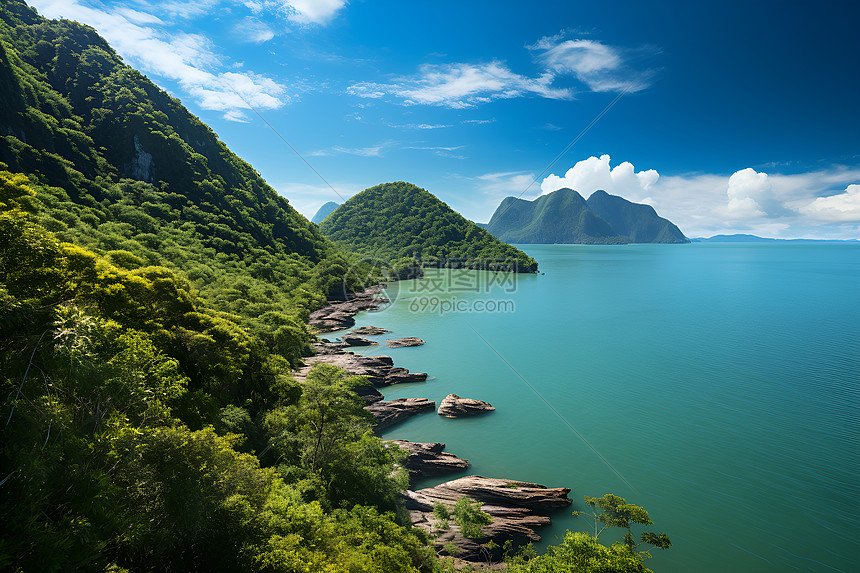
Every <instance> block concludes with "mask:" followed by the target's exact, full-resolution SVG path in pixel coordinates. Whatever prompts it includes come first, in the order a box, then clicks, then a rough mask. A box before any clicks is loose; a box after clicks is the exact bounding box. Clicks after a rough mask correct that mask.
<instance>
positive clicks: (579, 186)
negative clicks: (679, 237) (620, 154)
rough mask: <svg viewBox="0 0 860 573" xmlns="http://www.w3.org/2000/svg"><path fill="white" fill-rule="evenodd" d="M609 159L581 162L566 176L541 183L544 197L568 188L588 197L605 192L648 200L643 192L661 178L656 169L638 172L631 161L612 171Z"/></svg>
mask: <svg viewBox="0 0 860 573" xmlns="http://www.w3.org/2000/svg"><path fill="white" fill-rule="evenodd" d="M609 159H610V158H609V156H608V155H601V156H600V157H599V158H598V157H589V158H588V159H585V160H583V161H578V162H577V163H576V165H574V166H573V167H571V168H570V169H568V170H567V173H565V174H564V177H559V176H558V175H555V174H554V173H552V174H550V175H549V176H547V177H546V179H544V180H543V182H542V183H541V192H542V193H541V194H543V195H545V194H547V193H550V192H552V191H556V190H558V189H563V188H565V187H567V188H569V189H573V190H575V191H578V192H579V194H580V195H582V196H583V197H585V198H588V196H589V195H591V194H592V193H594V192H595V191H597V190H598V189H602V190H604V191H606V192H607V193H611V194H613V195H621V196H624V197H627V196H635V197H637V198H639V199H640V200H641V199H642V198H643V197H644V195H643V192H647V191H648V189H649V188H650V187H651V186H652V185H653V184H654V183H656V182H657V180H658V179H659V178H660V175H659V174H658V173H657V172H656V171H654V170H653V169H648V170H647V171H639V172H638V173H637V172H636V170H635V169H634V167H633V165H632V164H631V163H629V162H627V161H624V162H623V163H620V164H618V165H616V166H615V167H613V168H610V167H609Z"/></svg>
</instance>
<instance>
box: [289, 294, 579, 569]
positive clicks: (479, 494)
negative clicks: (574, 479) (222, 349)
mask: <svg viewBox="0 0 860 573" xmlns="http://www.w3.org/2000/svg"><path fill="white" fill-rule="evenodd" d="M384 286H385V285H375V286H373V287H370V288H368V289H366V290H365V291H363V292H362V293H357V294H355V295H354V296H352V297H350V298H349V299H348V300H345V301H329V304H328V305H326V306H325V307H323V308H322V309H319V310H317V311H315V312H314V313H311V316H310V320H309V322H308V324H309V326H311V327H313V328H316V329H317V330H318V333H319V334H328V333H332V332H340V331H348V332H344V333H343V334H342V335H341V336H340V340H341V341H339V342H335V341H330V340H328V339H325V338H320V341H319V342H315V343H313V347H314V350H315V352H316V353H315V354H314V355H313V356H310V357H308V358H306V359H304V362H305V366H304V367H302V368H300V369H299V370H297V371H295V372H294V373H293V375H294V376H295V377H296V379H297V380H301V379H303V378H304V376H305V375H306V374H307V371H309V370H310V368H311V367H312V366H313V364H316V363H319V362H323V363H327V364H333V365H335V366H339V367H341V368H343V369H344V370H346V371H347V372H349V373H351V374H357V375H364V376H367V377H368V380H369V382H370V384H368V385H367V386H363V387H361V388H359V389H358V390H359V396H361V397H362V398H363V399H364V400H365V401H366V402H367V406H365V409H367V410H368V411H370V412H371V413H372V414H373V415H374V418H376V420H377V425H376V426H375V427H374V433H376V434H377V435H380V434H381V433H382V432H383V431H384V432H388V431H389V430H390V428H391V427H393V426H396V425H397V424H399V423H400V422H402V421H403V420H406V419H408V418H410V417H412V416H414V415H418V414H420V413H424V412H426V411H427V410H429V409H433V410H435V409H436V404H435V402H433V401H430V400H428V399H427V398H397V399H394V400H385V398H384V396H383V395H382V393H381V392H379V390H378V388H384V387H387V386H391V385H393V384H403V383H410V382H423V381H426V380H427V379H428V375H427V374H426V373H411V372H409V371H408V370H407V369H405V368H398V367H396V366H394V360H393V359H392V358H391V357H390V356H384V355H383V356H362V355H357V354H355V353H353V352H351V351H349V350H348V348H353V347H364V346H368V344H367V342H372V344H373V345H376V344H378V343H377V342H375V341H367V340H366V339H363V340H364V342H358V343H357V344H356V345H355V346H350V345H348V344H347V343H345V342H343V340H344V339H346V338H350V337H355V336H356V334H363V333H364V332H361V331H360V332H358V333H355V332H352V331H349V329H351V328H353V327H354V326H355V318H354V317H355V315H357V314H358V313H359V312H362V311H369V310H377V309H380V308H381V307H382V306H383V305H385V304H390V303H391V301H389V300H388V299H387V298H384V297H380V296H379V295H380V294H381V292H382V289H383V288H384ZM362 328H363V329H365V331H367V330H372V331H373V332H374V333H375V334H377V335H379V334H382V333H383V332H388V331H386V330H385V329H384V328H380V327H379V326H378V325H375V326H372V327H369V326H366V327H362ZM422 343H423V341H422ZM394 347H395V348H396V346H394ZM392 372H393V375H392ZM457 398H459V397H457ZM464 401H467V402H481V401H479V400H471V399H464ZM481 403H482V404H486V406H489V408H485V409H484V411H486V410H493V409H494V408H493V407H492V406H490V405H489V404H487V403H485V402H481ZM472 413H474V412H472ZM439 415H443V414H441V413H440V414H439ZM385 442H387V443H393V444H394V445H400V446H401V447H403V449H405V450H406V451H407V453H408V458H407V460H406V461H405V463H404V469H405V470H407V471H408V472H409V477H410V479H409V481H410V489H407V490H405V491H404V492H402V496H403V500H404V505H405V507H406V508H407V509H408V510H409V513H410V520H411V522H412V525H413V527H421V528H422V529H424V530H425V531H427V533H428V534H431V539H433V542H432V546H433V547H434V548H435V549H436V551H437V553H438V554H439V555H440V556H443V557H445V556H450V557H454V558H455V559H456V560H457V561H458V562H459V561H465V562H468V563H469V564H472V565H475V564H479V563H488V562H497V561H500V560H501V559H502V557H503V555H502V547H503V546H504V544H505V542H506V541H508V540H510V541H511V542H512V543H514V545H515V547H521V546H523V545H526V544H528V543H530V542H536V541H539V540H540V539H541V535H540V534H539V533H538V532H537V529H538V528H543V527H545V526H548V525H550V524H551V522H552V521H551V519H550V516H549V514H550V513H555V512H556V511H558V510H559V509H562V508H565V507H569V506H570V505H571V503H572V500H571V499H570V498H569V497H568V494H569V493H570V491H571V490H570V488H566V487H560V488H549V487H547V486H544V485H541V484H536V483H530V482H523V481H519V480H514V479H500V478H487V477H483V476H480V475H469V476H463V477H459V478H456V479H453V480H450V481H446V482H443V483H441V484H438V485H436V486H434V487H428V488H423V489H418V490H412V489H411V488H412V483H414V481H413V480H418V479H423V478H438V477H439V476H440V474H443V473H449V472H450V473H456V472H463V471H466V470H468V468H469V467H470V466H471V465H472V464H470V463H469V462H468V460H466V459H462V458H459V457H457V456H456V455H455V454H452V453H450V452H446V451H444V448H445V444H441V443H422V442H408V441H406V440H398V439H397V438H395V437H391V436H389V437H387V438H386V439H385ZM398 442H399V443H400V444H398ZM404 442H405V444H404ZM408 466H411V468H409V467H408ZM419 468H423V469H419ZM460 497H471V498H473V499H475V500H477V501H478V502H480V503H481V509H482V510H483V511H485V512H487V513H489V514H490V515H491V516H492V517H493V522H492V523H491V524H490V525H487V526H484V528H483V529H482V536H481V537H479V538H474V539H472V538H466V537H464V536H463V535H462V533H461V532H460V529H459V526H457V525H452V524H449V523H447V522H446V523H444V525H446V526H448V527H446V528H444V529H441V528H440V525H442V522H441V521H440V520H439V519H438V518H437V517H436V516H435V515H434V513H433V507H434V503H443V504H444V505H447V506H449V508H450V507H453V504H454V502H456V500H457V499H459V498H460ZM434 535H435V538H434V537H433V536H434ZM490 541H493V542H494V543H495V544H496V545H497V546H498V547H497V548H495V549H488V548H486V547H485V545H486V544H487V543H488V542H490ZM452 544H453V545H454V546H455V547H456V548H457V550H456V551H453V552H449V551H448V550H447V549H446V547H447V548H448V549H451V545H452Z"/></svg>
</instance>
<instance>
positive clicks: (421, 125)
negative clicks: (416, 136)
mask: <svg viewBox="0 0 860 573" xmlns="http://www.w3.org/2000/svg"><path fill="white" fill-rule="evenodd" d="M391 127H397V128H401V129H442V128H444V127H451V126H450V125H444V124H436V123H407V124H404V125H392V126H391Z"/></svg>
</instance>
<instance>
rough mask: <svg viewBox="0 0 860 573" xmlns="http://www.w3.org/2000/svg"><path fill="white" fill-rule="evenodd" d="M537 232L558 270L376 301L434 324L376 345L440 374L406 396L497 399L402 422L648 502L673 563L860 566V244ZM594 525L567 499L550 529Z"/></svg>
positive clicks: (432, 282)
mask: <svg viewBox="0 0 860 573" xmlns="http://www.w3.org/2000/svg"><path fill="white" fill-rule="evenodd" d="M520 247H521V248H523V249H524V250H525V251H526V252H527V253H529V254H530V255H531V256H533V257H535V258H536V259H537V260H538V262H539V263H540V270H541V272H542V273H545V274H541V275H518V276H517V277H516V281H515V282H513V283H511V282H508V281H507V279H506V278H505V276H500V275H492V274H488V273H480V272H476V271H465V272H464V271H454V272H453V274H451V273H449V274H448V275H447V276H445V275H441V276H428V277H427V278H424V279H420V280H416V281H404V282H402V283H395V284H392V285H391V286H390V288H389V289H388V293H389V296H390V297H391V298H392V299H393V303H392V304H391V305H390V306H388V307H387V308H385V309H383V310H381V311H377V312H369V313H363V314H361V315H359V316H358V317H356V318H357V325H358V326H362V325H368V324H373V325H376V326H382V327H384V328H388V329H390V330H392V331H393V332H392V333H391V334H388V335H384V336H381V337H378V338H379V339H384V338H391V337H400V336H418V337H421V338H423V339H425V340H426V341H427V344H425V345H424V346H421V347H415V348H403V349H388V348H385V347H384V346H380V347H372V348H370V349H369V350H366V351H365V352H366V353H368V354H389V355H390V356H392V357H394V360H395V363H396V365H398V366H404V367H406V368H409V369H410V370H413V371H423V372H428V373H429V374H430V379H429V380H428V381H427V382H426V383H421V384H412V385H400V386H395V387H391V388H388V389H385V390H384V394H385V396H386V398H389V399H390V398H396V397H404V396H416V397H428V398H430V399H433V400H436V401H437V404H438V402H439V401H440V400H441V399H442V398H443V397H444V396H446V395H447V394H448V393H451V392H454V393H457V394H459V395H461V396H463V397H470V398H478V399H482V400H487V401H489V402H491V403H492V404H493V405H494V406H496V408H497V410H496V411H495V412H493V413H490V414H488V415H485V416H482V417H476V418H471V419H457V420H449V419H445V418H441V417H440V416H437V415H435V414H431V413H427V414H422V415H419V416H417V417H414V418H412V419H411V420H409V421H407V422H405V423H403V424H402V425H399V426H395V427H394V428H392V429H391V430H389V431H388V432H387V433H386V434H385V437H388V438H404V439H408V440H413V441H424V442H430V441H439V442H445V443H446V444H447V450H448V451H450V452H452V453H454V454H456V455H458V456H460V457H463V458H467V459H469V460H470V461H471V462H472V464H473V465H472V467H471V469H470V472H469V473H474V474H480V475H485V476H492V477H500V478H510V479H519V480H526V481H535V482H538V483H542V484H545V485H548V486H553V487H556V486H566V487H570V488H572V490H573V491H572V492H571V498H572V499H573V500H574V504H575V507H579V508H580V509H583V504H582V497H583V495H589V496H600V495H603V494H604V493H609V492H611V493H615V494H617V495H621V496H623V497H625V498H627V500H628V501H629V502H631V503H636V504H639V505H642V506H644V507H645V508H646V509H647V510H648V511H649V512H650V515H651V518H652V519H653V521H654V522H655V525H654V526H653V529H654V530H656V531H665V532H666V533H667V534H668V535H669V536H670V537H671V539H672V542H673V547H672V548H671V549H669V550H668V551H661V550H654V551H653V552H652V553H653V554H654V558H653V559H652V560H650V561H649V564H648V565H649V567H651V568H653V569H654V570H655V571H656V572H658V573H682V572H683V573H687V572H691V571H697V572H715V573H716V572H719V573H723V572H725V571H738V572H756V571H792V570H796V571H810V572H814V571H822V572H823V571H858V570H860V245H854V244H793V243H790V244H695V243H694V244H692V245H630V246H582V245H521V246H520ZM455 303H456V304H455ZM488 309H489V310H488ZM491 311H492V312H491ZM330 336H333V337H334V336H337V333H335V334H333V335H330ZM547 402H548V403H549V404H550V405H551V407H550V406H549V405H548V404H547ZM556 412H557V413H556ZM580 436H581V437H580ZM586 442H587V443H586ZM452 477H457V476H456V475H455V476H446V477H445V478H443V479H439V480H436V481H429V480H428V481H425V482H423V483H420V484H418V485H419V487H425V486H429V485H434V484H435V483H438V482H441V481H445V480H446V479H452ZM591 525H592V522H590V521H588V520H587V519H586V518H584V517H578V518H573V517H571V516H570V514H569V512H566V511H561V512H558V513H556V514H555V515H554V516H553V526H552V527H550V528H546V529H544V530H542V531H541V533H542V535H543V537H544V540H543V542H542V543H541V546H543V545H545V544H546V543H553V542H555V541H556V540H557V539H558V538H559V537H560V536H562V535H563V534H564V531H565V530H566V529H568V528H571V529H583V530H588V529H589V527H590V526H591ZM604 535H605V534H604ZM602 539H604V538H602ZM605 540H606V541H611V538H610V537H606V538H605Z"/></svg>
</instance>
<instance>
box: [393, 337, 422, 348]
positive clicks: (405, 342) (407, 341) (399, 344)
mask: <svg viewBox="0 0 860 573" xmlns="http://www.w3.org/2000/svg"><path fill="white" fill-rule="evenodd" d="M422 344H424V341H423V340H421V339H420V338H417V337H415V336H407V337H406V338H391V339H389V340H386V341H385V346H387V347H388V348H404V347H406V346H421V345H422Z"/></svg>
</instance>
